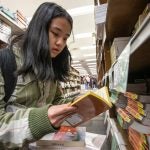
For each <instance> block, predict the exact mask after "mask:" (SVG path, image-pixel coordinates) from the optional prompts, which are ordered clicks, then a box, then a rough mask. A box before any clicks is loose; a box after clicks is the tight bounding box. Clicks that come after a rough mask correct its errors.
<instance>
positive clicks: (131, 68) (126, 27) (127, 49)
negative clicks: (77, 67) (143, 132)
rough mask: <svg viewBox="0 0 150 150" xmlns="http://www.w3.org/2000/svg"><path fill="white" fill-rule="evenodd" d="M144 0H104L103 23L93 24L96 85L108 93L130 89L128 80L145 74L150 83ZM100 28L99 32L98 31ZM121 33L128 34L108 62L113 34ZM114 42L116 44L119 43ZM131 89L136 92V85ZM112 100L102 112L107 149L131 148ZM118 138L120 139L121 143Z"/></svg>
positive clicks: (149, 23) (140, 78)
mask: <svg viewBox="0 0 150 150" xmlns="http://www.w3.org/2000/svg"><path fill="white" fill-rule="evenodd" d="M94 2H95V5H100V4H103V1H101V0H100V1H98V0H97V1H96V0H95V1H94ZM148 2H149V1H148V0H147V1H143V0H136V2H135V1H134V2H133V1H126V0H123V1H121V2H120V1H119V0H108V1H107V2H106V3H107V4H108V5H107V13H106V20H105V22H104V25H103V26H102V25H99V24H96V27H97V29H96V30H97V39H96V56H97V73H98V85H99V87H102V86H105V85H106V86H108V87H109V91H110V95H111V96H112V93H113V92H114V91H115V92H116V93H122V94H125V93H126V92H127V91H128V89H130V90H131V87H130V86H131V83H133V81H135V80H136V81H137V82H141V81H144V80H145V78H146V82H147V83H146V84H147V86H148V87H149V85H150V80H149V79H150V72H149V70H150V61H149V58H150V53H149V47H150V32H149V29H150V12H149V11H150V6H148ZM146 9H147V10H146ZM118 12H119V13H118ZM95 16H96V15H95ZM99 28H102V29H99ZM101 30H103V32H102V33H99V31H101ZM100 34H102V39H100V38H99V37H98V35H100ZM121 37H123V38H129V40H128V41H127V44H126V45H124V48H123V49H122V51H121V52H120V54H119V55H118V57H116V58H115V59H114V61H113V62H112V55H113V53H112V50H114V49H115V48H114V47H113V44H114V41H115V40H116V39H117V38H119V40H120V39H121ZM116 45H117V44H116ZM117 46H118V47H117V48H119V45H117ZM117 48H116V49H117ZM115 55H116V54H115ZM148 90H149V89H147V91H146V92H147V94H149V91H148ZM134 92H135V93H136V94H140V93H138V92H139V91H136V89H135V90H134ZM117 100H118V97H117ZM117 100H116V101H117ZM113 103H114V107H113V109H114V111H112V110H110V111H109V115H108V112H107V113H106V116H105V117H106V118H105V123H106V124H107V128H108V129H107V132H108V133H107V134H108V135H107V137H108V139H109V140H110V143H111V146H112V147H111V149H113V148H114V147H115V148H117V149H120V150H122V149H133V147H132V146H131V145H132V144H133V143H132V142H131V141H130V142H129V134H128V128H127V129H123V128H121V127H120V125H119V120H117V119H118V118H117V111H116V108H117V106H116V105H115V102H113ZM149 103H150V102H149ZM112 120H113V123H112ZM114 126H115V127H114ZM113 128H116V129H117V133H119V134H116V130H113ZM121 137H122V138H121ZM118 139H122V141H121V143H120V141H119V140H118ZM147 141H148V140H147ZM114 143H115V144H116V145H115V144H114ZM131 143H132V144H131ZM113 146H114V147H113ZM143 149H144V148H143Z"/></svg>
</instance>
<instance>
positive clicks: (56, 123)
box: [53, 112, 75, 127]
mask: <svg viewBox="0 0 150 150" xmlns="http://www.w3.org/2000/svg"><path fill="white" fill-rule="evenodd" d="M74 113H75V112H73V113H70V114H66V115H61V116H58V117H56V118H55V119H56V120H54V119H53V126H54V127H60V125H61V124H62V123H63V122H64V121H65V120H66V118H68V116H70V115H73V114H74Z"/></svg>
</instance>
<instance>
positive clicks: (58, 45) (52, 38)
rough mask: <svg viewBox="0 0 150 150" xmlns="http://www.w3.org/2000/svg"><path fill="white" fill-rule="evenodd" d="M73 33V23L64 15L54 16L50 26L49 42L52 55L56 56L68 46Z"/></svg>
mask: <svg viewBox="0 0 150 150" xmlns="http://www.w3.org/2000/svg"><path fill="white" fill-rule="evenodd" d="M70 33H71V25H70V23H69V22H68V20H67V19H65V18H63V17H58V18H54V19H53V20H52V22H51V25H50V28H49V44H50V53H51V57H52V58H55V57H56V56H57V55H58V54H60V53H61V52H62V50H63V49H64V48H65V46H66V42H67V39H68V37H69V36H70Z"/></svg>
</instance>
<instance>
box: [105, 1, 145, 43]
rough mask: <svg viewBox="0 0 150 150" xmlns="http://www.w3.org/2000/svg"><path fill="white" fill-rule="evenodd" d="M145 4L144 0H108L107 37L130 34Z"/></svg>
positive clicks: (110, 38) (112, 37)
mask: <svg viewBox="0 0 150 150" xmlns="http://www.w3.org/2000/svg"><path fill="white" fill-rule="evenodd" d="M146 4H147V1H146V0H134V1H133V0H121V1H120V0H108V8H107V16H106V36H107V39H108V40H113V39H114V37H123V36H130V35H131V34H132V31H133V29H134V25H135V23H136V21H137V20H138V16H139V15H140V14H141V13H142V11H143V9H144V8H145V6H146Z"/></svg>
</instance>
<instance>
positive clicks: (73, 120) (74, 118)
mask: <svg viewBox="0 0 150 150" xmlns="http://www.w3.org/2000/svg"><path fill="white" fill-rule="evenodd" d="M66 121H67V122H68V123H70V124H71V125H76V124H78V123H80V122H82V121H83V117H82V116H81V115H79V114H77V113H76V114H73V115H71V116H69V117H68V118H67V119H66Z"/></svg>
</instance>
